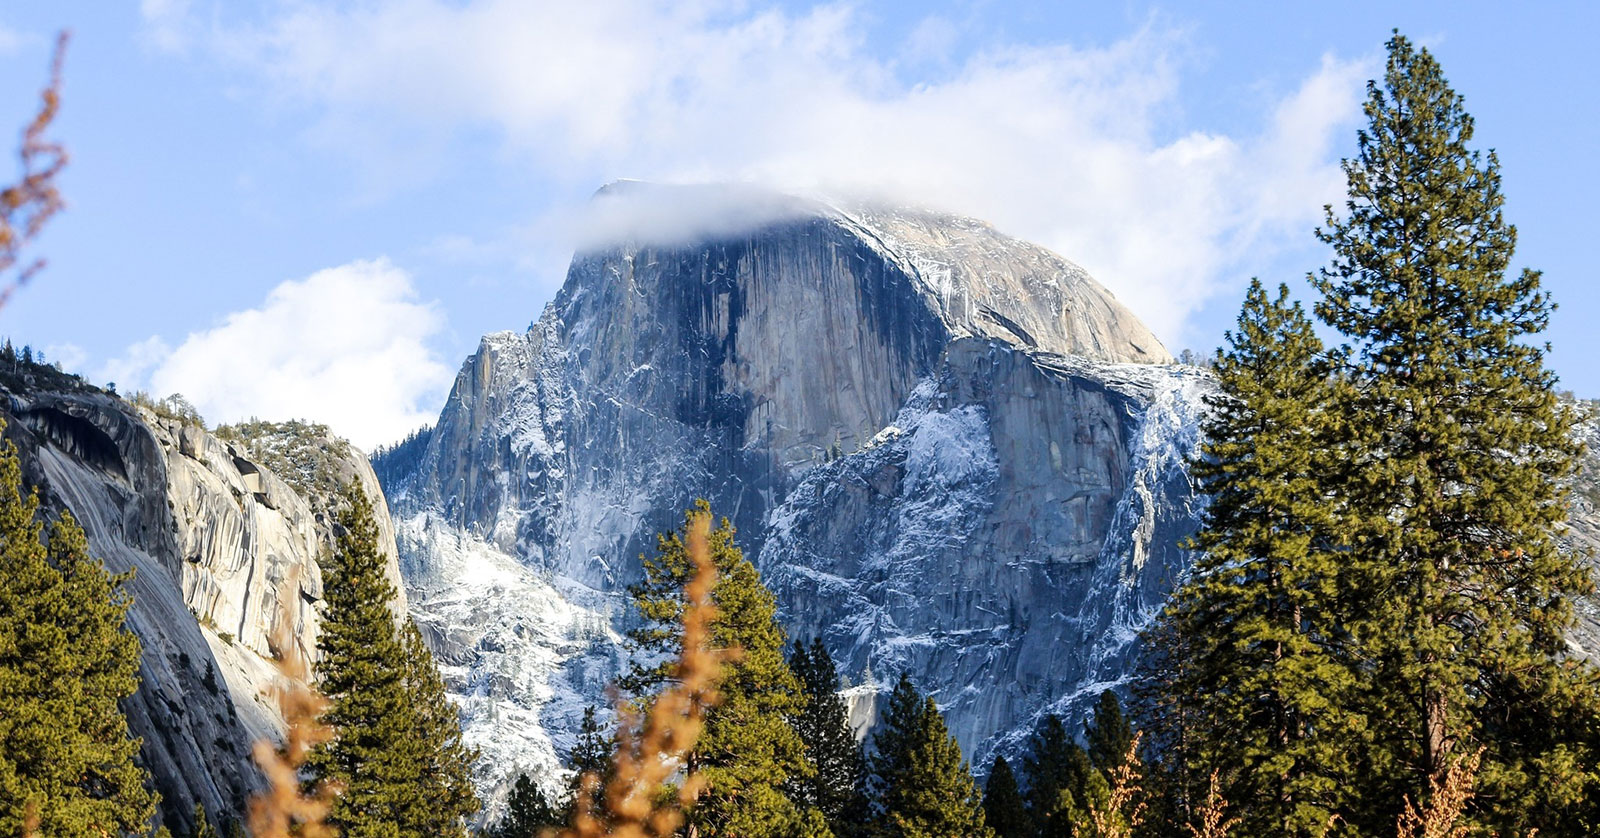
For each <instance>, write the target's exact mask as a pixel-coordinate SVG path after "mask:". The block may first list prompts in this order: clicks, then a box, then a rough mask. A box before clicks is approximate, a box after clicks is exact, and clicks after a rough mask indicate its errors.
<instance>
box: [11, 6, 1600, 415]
mask: <svg viewBox="0 0 1600 838" xmlns="http://www.w3.org/2000/svg"><path fill="white" fill-rule="evenodd" d="M19 5H20V4H7V5H6V6H5V7H3V8H0V67H3V69H4V72H3V73H0V125H3V124H6V123H5V122H4V120H5V119H7V118H6V117H4V114H11V115H12V116H11V117H9V120H10V123H11V124H14V125H16V126H19V127H20V125H21V124H22V122H23V120H24V119H25V118H26V116H27V115H28V114H29V113H30V112H31V111H30V109H31V108H32V107H33V106H34V103H35V101H36V97H37V93H38V89H39V87H40V85H41V83H42V82H43V80H44V74H45V64H46V60H47V56H48V50H49V45H50V39H51V35H52V33H54V32H55V31H56V30H58V29H60V28H63V27H65V28H70V29H71V30H72V32H73V42H72V45H71V48H70V51H69V55H68V59H67V65H66V89H65V105H64V110H63V114H62V117H61V119H60V122H59V126H58V129H57V131H56V133H57V135H58V136H59V137H60V138H61V139H62V140H63V141H64V142H65V143H66V144H67V145H68V147H69V149H70V151H71V153H72V163H71V166H70V168H69V169H68V170H67V172H66V174H65V175H64V177H63V179H62V187H63V191H64V192H65V195H66V198H67V200H68V202H69V205H70V206H69V209H68V210H67V212H66V213H64V214H63V215H61V216H60V217H58V219H57V220H56V221H55V222H54V223H53V224H52V226H51V228H50V229H49V231H48V232H47V234H46V235H45V236H44V237H43V239H42V240H41V242H40V243H39V252H40V253H41V254H42V255H44V256H46V257H47V258H48V259H49V261H50V265H49V268H48V269H47V271H46V272H45V273H43V274H41V275H40V276H39V277H38V278H37V280H36V281H35V282H34V283H33V284H32V285H30V286H29V287H28V288H27V289H25V290H24V291H23V292H22V293H21V294H20V295H18V296H17V297H16V298H15V299H14V301H13V302H12V304H11V305H9V306H8V307H7V308H6V309H5V310H4V311H0V332H4V333H5V334H8V335H10V336H12V337H13V339H15V340H18V341H22V342H27V343H31V344H33V345H35V346H39V347H48V351H49V352H50V354H51V356H52V357H53V358H55V359H59V360H62V361H63V363H65V364H66V365H67V366H69V367H72V368H74V369H76V370H79V371H82V372H84V373H85V374H86V375H88V376H90V377H91V378H92V379H94V380H97V381H101V382H104V381H107V380H114V381H116V382H117V383H118V385H119V387H120V388H121V389H123V390H129V389H132V388H134V387H143V388H148V389H151V390H153V391H155V392H157V393H158V394H161V393H165V392H167V391H170V390H181V391H182V392H184V393H185V394H186V395H188V396H189V397H190V398H191V399H193V400H194V401H196V402H197V403H198V404H199V405H200V407H201V408H202V411H203V412H205V413H206V414H207V416H208V418H210V419H212V420H213V421H217V420H231V419H237V418H241V417H244V416H250V415H259V416H263V417H268V418H288V417H291V416H303V417H308V418H313V419H320V420H323V421H328V422H330V423H331V424H333V425H334V426H335V428H336V429H338V430H340V431H341V432H343V433H345V434H347V435H350V436H351V437H352V438H354V439H355V440H356V441H357V442H358V443H359V444H362V445H366V446H371V445H372V444H375V443H377V442H381V441H384V440H388V439H393V438H395V437H397V436H399V435H401V434H402V433H404V431H405V429H407V428H410V427H413V426H415V425H417V424H420V423H421V422H424V421H427V420H428V419H430V418H431V417H432V416H433V415H435V414H436V413H437V411H438V408H439V407H440V405H441V404H442V402H443V399H444V396H445V393H446V391H447V389H448V387H449V384H450V381H451V380H452V378H453V375H454V371H455V369H456V367H457V366H458V365H459V363H460V361H461V359H462V358H463V357H464V356H465V355H466V354H467V353H468V352H470V351H472V350H473V349H474V348H475V346H476V344H477V340H478V337H479V336H480V335H481V334H483V333H485V332H489V331H496V330H501V329H523V328H526V326H527V324H528V323H529V322H530V321H531V320H533V319H535V318H536V317H537V316H538V314H539V312H540V310H541V308H542V307H543V306H544V304H545V303H546V302H547V301H548V300H549V299H550V297H551V296H552V295H553V294H554V292H555V290H556V288H557V287H558V286H559V284H560V281H561V279H562V277H563V272H564V269H565V264H566V260H567V256H568V255H569V253H570V247H571V241H572V239H573V236H574V235H575V232H574V231H575V230H576V229H578V228H579V227H581V223H580V222H578V221H576V220H575V219H578V218H579V217H580V216H581V214H582V210H583V207H584V204H585V202H586V201H587V199H588V196H589V195H590V194H592V192H593V191H594V189H595V188H597V187H598V186H600V185H601V184H603V183H605V182H607V181H609V180H612V179H615V178H619V177H636V178H646V179H657V180H669V181H696V180H739V181H751V182H758V183H766V184H771V185H775V186H779V187H783V188H790V189H799V190H807V191H820V192H824V193H827V194H855V193H858V192H859V193H863V194H873V195H882V196H887V197H891V198H894V199H897V200H906V201H914V202H918V203H927V204H933V205H938V206H943V207H945V208H949V209H954V210H958V211H963V212H967V213H970V214H973V215H978V216H980V217H984V218H987V219H989V220H991V221H993V222H995V223H996V225H997V226H999V227H1000V228H1001V229H1004V230H1007V231H1010V232H1014V233H1016V234H1019V235H1022V236H1024V237H1026V238H1031V239H1034V240H1036V241H1040V242H1041V243H1044V244H1046V245H1048V246H1050V247H1052V248H1054V249H1056V250H1058V251H1060V252H1061V253H1062V254H1063V255H1065V256H1067V257H1068V258H1070V259H1073V260H1075V261H1078V262H1080V263H1082V264H1084V265H1085V267H1087V268H1089V270H1090V271H1091V272H1092V273H1094V274H1095V275H1096V276H1097V277H1098V278H1099V279H1100V280H1101V281H1102V282H1103V283H1104V284H1106V285H1107V286H1109V287H1110V288H1112V289H1113V291H1115V292H1116V293H1117V294H1118V296H1119V297H1121V298H1122V299H1123V300H1125V301H1126V302H1127V303H1128V304H1129V305H1130V306H1131V307H1132V308H1133V309H1134V310H1135V311H1136V312H1138V313H1139V314H1140V315H1141V316H1143V317H1144V318H1145V319H1146V320H1147V321H1148V322H1149V323H1150V324H1151V325H1152V327H1153V328H1155V329H1156V331H1157V332H1158V334H1160V335H1161V337H1162V338H1163V339H1164V340H1165V341H1166V342H1167V344H1168V346H1169V347H1171V348H1172V349H1173V350H1174V351H1176V350H1178V349H1181V348H1184V347H1193V348H1197V349H1203V348H1209V347H1212V346H1215V345H1216V343H1217V342H1218V341H1219V340H1220V338H1221V335H1222V332H1223V330H1224V329H1226V328H1227V327H1228V326H1229V325H1230V323H1231V321H1232V318H1233V316H1234V313H1235V311H1236V307H1237V305H1238V301H1239V298H1240V296H1241V294H1242V292H1243V288H1244V285H1245V283H1246V282H1247V280H1248V278H1249V277H1250V276H1251V275H1259V276H1261V277H1263V278H1264V279H1267V280H1269V281H1277V280H1285V281H1291V282H1298V281H1299V279H1300V278H1301V277H1303V276H1304V275H1305V273H1306V272H1307V271H1309V270H1312V269H1314V268H1316V267H1317V266H1318V265H1320V264H1322V263H1323V262H1324V260H1325V259H1326V253H1325V252H1324V250H1323V249H1322V248H1321V246H1320V245H1318V244H1317V243H1316V242H1315V240H1314V239H1313V238H1312V235H1311V230H1312V228H1313V227H1314V226H1315V224H1316V223H1317V222H1318V221H1319V220H1320V207H1321V206H1322V205H1323V204H1324V203H1327V202H1329V201H1338V200H1340V199H1341V195H1342V186H1343V184H1342V180H1341V179H1340V177H1339V175H1338V171H1337V169H1336V163H1337V160H1338V158H1339V157H1340V156H1343V155H1347V154H1349V153H1350V152H1351V150H1352V148H1353V145H1354V136H1355V130H1356V128H1357V127H1358V124H1359V120H1358V117H1359V111H1358V107H1359V101H1360V97H1361V94H1362V86H1363V84H1364V81H1365V80H1366V79H1367V78H1369V77H1370V76H1371V75H1372V74H1373V73H1374V71H1375V69H1376V67H1377V63H1376V62H1377V59H1378V57H1379V55H1380V54H1381V50H1382V44H1383V41H1384V39H1385V38H1386V37H1387V35H1388V33H1389V30H1390V29H1391V28H1394V27H1399V28H1400V29H1401V30H1402V31H1403V32H1405V33H1407V34H1408V35H1410V36H1412V37H1413V38H1415V39H1417V40H1420V41H1422V42H1423V43H1425V44H1427V45H1428V46H1429V47H1430V48H1431V49H1433V50H1434V52H1435V53H1436V54H1437V55H1438V56H1439V58H1440V60H1441V61H1442V63H1443V65H1444V68H1445V70H1446V73H1447V74H1448V76H1449V77H1450V79H1451V80H1452V82H1453V83H1454V84H1455V86H1456V87H1457V89H1458V90H1460V91H1461V92H1462V93H1463V94H1464V95H1465V96H1466V97H1467V104H1468V109H1469V110H1470V111H1471V112H1472V113H1473V115H1474V116H1475V117H1476V118H1477V121H1478V128H1479V133H1478V142H1479V144H1480V145H1481V146H1483V147H1495V148H1497V149H1498V150H1499V152H1500V156H1501V160H1502V163H1503V168H1504V176H1505V188H1506V192H1507V195H1508V215H1509V217H1510V219H1511V220H1512V221H1513V222H1514V223H1515V224H1517V226H1518V228H1519V231H1520V234H1521V246H1520V248H1519V253H1518V258H1517V262H1516V264H1518V265H1519V266H1520V265H1530V266H1533V267H1537V268H1541V269H1543V270H1544V271H1545V279H1546V284H1547V286H1548V287H1549V288H1550V289H1551V291H1552V292H1553V294H1554V296H1555V298H1556V300H1557V301H1558V303H1559V304H1560V306H1561V308H1560V310H1559V311H1558V312H1557V313H1556V315H1555V318H1554V321H1553V324H1552V328H1551V330H1550V332H1549V335H1548V337H1549V339H1550V340H1551V341H1552V343H1553V344H1554V352H1553V354H1552V356H1551V363H1552V365H1553V366H1554V368H1555V369H1556V371H1557V372H1558V373H1559V374H1560V376H1561V377H1562V379H1563V385H1564V386H1566V387H1569V388H1571V389H1573V390H1575V391H1577V392H1578V393H1579V394H1580V395H1589V396H1600V370H1597V369H1596V368H1595V367H1596V365H1595V364H1593V363H1591V362H1590V360H1589V359H1590V358H1591V357H1592V356H1594V355H1596V354H1600V352H1597V351H1600V334H1597V332H1600V330H1596V329H1593V328H1591V327H1590V326H1589V322H1590V319H1591V317H1592V316H1593V315H1594V314H1595V313H1596V311H1597V308H1600V292H1597V291H1595V290H1593V288H1594V285H1595V284H1594V283H1593V282H1591V281H1590V270H1591V269H1590V265H1591V264H1592V261H1593V260H1592V259H1591V258H1590V257H1589V253H1588V251H1589V249H1590V242H1591V241H1592V240H1593V237H1594V236H1593V230H1594V229H1595V227H1596V224H1597V222H1600V213H1597V211H1596V210H1595V203H1594V199H1593V196H1594V195H1595V194H1597V192H1600V163H1597V162H1596V157H1595V154H1594V141H1593V137H1594V133H1595V131H1596V128H1597V124H1596V123H1597V118H1596V115H1597V114H1600V94H1597V93H1596V90H1597V88H1600V85H1597V82H1600V72H1597V69H1596V67H1597V64H1596V61H1595V59H1594V58H1592V50H1591V49H1590V44H1589V43H1588V41H1589V39H1590V38H1591V37H1592V33H1593V32H1594V31H1596V28H1597V24H1600V13H1597V12H1596V10H1595V9H1596V6H1595V5H1594V4H1587V3H1571V4H1523V6H1522V7H1521V8H1518V9H1516V10H1515V11H1511V10H1510V7H1509V6H1507V5H1505V4H1489V3H1481V4H1474V3H1448V4H1447V3H1411V4H1406V3H1343V4H1325V3H1324V4H1285V3H1222V2H1195V3H1144V2H1125V3H1116V2H1095V3H1046V2H1026V1H1025V0H1024V1H1023V2H1007V3H1001V2H934V3H887V2H885V3H871V2H862V3H855V4H822V5H816V4H808V3H787V4H778V5H772V4H765V3H759V2H749V3H746V2H734V1H732V0H693V2H678V3H670V4H664V3H650V2H644V0H593V2H587V3H583V4H573V3H530V2H520V0H518V1H516V2H514V1H513V0H449V1H448V2H446V0H397V1H396V2H361V3H308V2H261V3H255V2H250V3H245V2H240V3H232V4H230V3H216V2H209V0H144V2H142V3H138V2H106V0H96V1H95V2H91V1H90V0H56V2H50V3H33V4H28V5H27V7H26V8H19Z"/></svg>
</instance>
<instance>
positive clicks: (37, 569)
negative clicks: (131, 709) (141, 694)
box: [0, 441, 156, 838]
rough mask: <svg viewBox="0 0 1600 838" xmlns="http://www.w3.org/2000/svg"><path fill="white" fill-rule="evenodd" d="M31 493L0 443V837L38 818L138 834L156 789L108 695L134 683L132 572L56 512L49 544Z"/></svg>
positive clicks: (60, 826) (57, 830)
mask: <svg viewBox="0 0 1600 838" xmlns="http://www.w3.org/2000/svg"><path fill="white" fill-rule="evenodd" d="M38 506H39V501H38V496H37V495H36V494H35V493H33V492H28V493H24V492H23V491H22V471H21V464H20V463H19V462H18V459H17V452H16V448H15V446H13V445H12V444H11V443H10V442H9V441H5V442H4V443H3V444H0V833H3V834H8V835H12V834H20V833H21V831H22V824H23V823H24V820H25V819H27V818H28V817H29V816H30V813H31V815H32V816H35V817H37V827H36V828H35V834H37V835H38V836H40V838H55V836H63V838H64V837H65V836H78V835H117V834H147V833H148V832H149V830H150V820H151V817H152V816H153V815H154V812H155V803H156V799H155V796H154V795H153V794H152V793H151V792H150V791H149V790H148V788H147V782H148V777H147V776H146V774H145V771H144V769H143V768H141V767H140V766H139V765H138V763H137V762H135V757H136V756H137V754H138V752H139V741H138V740H136V739H133V738H130V737H129V735H128V724H127V719H126V718H125V717H124V716H123V714H122V711H121V710H120V709H119V708H118V706H117V702H118V701H120V700H121V699H124V698H127V697H128V696H130V695H132V694H133V693H134V691H135V690H136V689H138V686H139V680H138V672H139V640H138V638H136V637H135V636H134V635H133V633H132V632H131V631H129V630H128V629H127V627H126V626H125V625H124V620H125V618H126V616H127V613H128V608H129V607H130V606H131V604H132V599H131V597H130V596H129V595H128V593H127V590H126V585H127V582H128V580H129V579H130V578H131V576H132V574H131V573H129V574H123V575H119V576H112V575H110V574H109V573H107V572H106V569H105V566H104V565H103V564H101V563H100V562H99V561H98V560H96V559H94V558H91V557H90V556H89V547H88V542H87V540H86V538H85V537H84V533H83V530H82V529H80V528H79V527H78V525H77V522H75V521H74V520H73V518H72V516H71V514H63V515H62V517H61V519H60V520H58V521H57V522H56V523H55V524H54V525H53V526H52V527H51V530H50V538H49V543H48V546H46V544H45V543H44V542H43V541H42V539H41V534H42V529H43V528H42V526H41V525H40V523H39V522H38V520H37V514H38Z"/></svg>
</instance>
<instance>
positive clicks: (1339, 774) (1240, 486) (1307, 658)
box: [1151, 281, 1361, 836]
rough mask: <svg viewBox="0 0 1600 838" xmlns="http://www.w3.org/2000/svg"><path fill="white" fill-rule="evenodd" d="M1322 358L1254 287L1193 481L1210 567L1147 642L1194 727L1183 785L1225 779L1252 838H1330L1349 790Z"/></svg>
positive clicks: (1347, 666)
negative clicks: (1203, 499) (1202, 508)
mask: <svg viewBox="0 0 1600 838" xmlns="http://www.w3.org/2000/svg"><path fill="white" fill-rule="evenodd" d="M1322 356H1323V349H1322V344H1321V341H1320V340H1319V339H1318V338H1317V336H1316V333H1315V331H1314V329H1313V327H1312V324H1311V322H1310V320H1309V319H1308V318H1307V317H1306V315H1305V313H1304V312H1303V310H1302V309H1301V308H1300V306H1299V304H1297V303H1291V301H1290V299H1289V292H1288V289H1287V288H1285V287H1282V286H1280V287H1279V289H1278V294H1277V296H1276V299H1274V298H1271V297H1269V296H1268V295H1267V293H1266V290H1265V289H1264V288H1263V287H1262V285H1261V283H1260V282H1257V281H1252V282H1251V284H1250V289H1249V291H1248V292H1247V294H1246V295H1245V302H1244V307H1243V310H1242V311H1241V313H1240V315H1239V320H1238V327H1237V329H1236V330H1234V331H1230V332H1229V333H1228V334H1227V346H1226V348H1224V349H1222V350H1219V351H1218V352H1217V355H1216V360H1215V362H1214V364H1213V369H1214V371H1215V373H1216V376H1217V382H1218V384H1219V389H1220V394H1219V395H1218V396H1216V397H1213V398H1211V399H1209V402H1210V407H1211V412H1210V414H1209V415H1208V418H1207V419H1206V421H1205V426H1204V430H1205V436H1206V441H1205V443H1204V444H1203V446H1202V449H1201V456H1200V458H1199V459H1198V460H1197V461H1196V462H1195V464H1194V466H1193V473H1194V475H1195V477H1196V479H1197V480H1198V481H1199V484H1200V488H1201V490H1202V491H1204V492H1205V493H1206V494H1207V495H1208V496H1209V497H1210V498H1211V504H1210V506H1209V507H1208V509H1207V510H1206V517H1205V520H1204V524H1203V526H1202V527H1201V529H1200V532H1199V533H1198V534H1197V535H1196V536H1195V538H1194V540H1193V542H1192V543H1191V545H1190V546H1191V547H1192V548H1193V549H1196V550H1198V551H1199V552H1200V557H1199V558H1198V559H1197V560H1196V563H1195V566H1194V568H1193V570H1192V571H1191V575H1190V578H1189V581H1188V582H1187V583H1186V584H1185V585H1184V586H1183V587H1182V588H1181V589H1180V590H1179V591H1178V592H1177V593H1176V594H1175V595H1174V596H1173V598H1172V600H1171V602H1170V603H1169V605H1168V607H1167V609H1166V611H1165V612H1164V613H1163V614H1162V616H1161V620H1160V625H1159V626H1158V628H1157V630H1156V631H1154V632H1152V634H1151V637H1152V639H1153V641H1154V642H1155V643H1157V644H1158V645H1160V644H1164V648H1163V650H1162V651H1163V653H1164V660H1165V665H1166V667H1167V674H1166V676H1165V677H1164V679H1163V683H1162V685H1161V686H1162V689H1163V690H1164V691H1165V692H1166V695H1165V696H1164V697H1163V700H1164V701H1168V702H1172V703H1175V704H1178V705H1182V706H1181V707H1179V708H1178V709H1177V710H1176V711H1174V712H1171V713H1169V714H1167V716H1166V717H1165V718H1166V720H1167V721H1168V722H1171V721H1173V720H1175V719H1178V718H1181V719H1182V720H1183V724H1184V725H1185V726H1186V729H1185V730H1184V731H1183V732H1182V734H1183V742H1182V750H1181V753H1179V754H1175V756H1177V757H1178V758H1179V759H1182V760H1183V761H1184V763H1183V764H1180V765H1178V766H1176V768H1177V770H1178V771H1179V773H1180V774H1187V779H1186V781H1185V782H1182V783H1181V785H1183V786H1184V787H1187V788H1190V789H1194V788H1197V787H1198V788H1203V787H1205V786H1206V785H1207V784H1208V782H1209V778H1210V776H1211V773H1212V772H1213V771H1216V772H1220V775H1221V777H1222V778H1223V779H1224V780H1225V782H1226V784H1227V796H1228V799H1229V800H1230V801H1232V802H1233V803H1234V804H1235V805H1236V806H1237V807H1238V811H1240V812H1241V813H1242V814H1243V815H1244V820H1243V821H1242V822H1241V823H1240V825H1239V826H1238V831H1239V833H1240V834H1243V835H1284V836H1294V835H1317V834H1321V833H1322V832H1323V831H1325V830H1326V828H1327V824H1328V822H1329V819H1330V818H1331V817H1332V816H1333V815H1334V814H1335V813H1337V812H1340V811H1342V808H1343V804H1344V799H1345V795H1347V794H1348V793H1349V792H1350V791H1351V785H1350V783H1351V781H1352V780H1353V775H1352V771H1353V768H1352V764H1351V762H1350V755H1351V752H1352V750H1353V749H1352V747H1351V742H1352V741H1353V740H1352V737H1354V736H1356V735H1358V733H1359V731H1360V727H1361V724H1360V719H1359V717H1358V716H1356V715H1355V714H1352V713H1350V712H1348V711H1347V710H1346V709H1345V707H1346V705H1347V704H1348V696H1349V694H1350V691H1351V685H1352V684H1353V682H1354V673H1353V670H1352V668H1351V667H1352V664H1351V662H1350V659H1349V656H1348V655H1347V654H1345V653H1344V651H1343V650H1345V649H1346V647H1347V645H1348V644H1345V643H1344V638H1345V636H1346V634H1345V631H1344V628H1343V623H1344V621H1345V619H1346V618H1347V617H1348V615H1347V614H1346V613H1344V612H1343V611H1342V610H1341V609H1340V608H1339V607H1338V604H1339V602H1340V594H1339V592H1340V584H1341V583H1340V578H1341V577H1340V573H1341V568H1342V567H1343V565H1344V563H1345V562H1346V557H1345V553H1344V551H1343V550H1342V549H1341V545H1340V543H1339V541H1338V534H1339V528H1338V526H1337V525H1338V522H1339V518H1338V511H1337V510H1338V506H1337V505H1336V504H1335V503H1334V502H1333V499H1332V498H1331V497H1330V496H1329V490H1328V487H1327V486H1326V482H1327V475H1328V474H1329V473H1330V472H1331V471H1332V470H1334V469H1335V468H1336V463H1335V461H1334V460H1335V457H1334V449H1333V448H1331V447H1330V445H1329V441H1330V433H1331V431H1330V423H1331V421H1332V416H1333V415H1334V414H1333V410H1332V407H1333V404H1334V401H1335V399H1334V396H1335V388H1336V386H1337V383H1336V380H1335V379H1333V378H1331V377H1330V376H1329V375H1328V373H1327V370H1326V369H1324V367H1323V363H1322ZM1158 724H1159V723H1158ZM1158 733H1159V734H1161V738H1163V739H1166V740H1172V739H1174V738H1176V736H1175V732H1174V731H1170V730H1168V731H1159V730H1158Z"/></svg>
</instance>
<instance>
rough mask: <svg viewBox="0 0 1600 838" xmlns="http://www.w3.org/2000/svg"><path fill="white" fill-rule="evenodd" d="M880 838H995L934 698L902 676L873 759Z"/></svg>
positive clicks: (875, 819)
mask: <svg viewBox="0 0 1600 838" xmlns="http://www.w3.org/2000/svg"><path fill="white" fill-rule="evenodd" d="M869 763H870V766H871V769H872V785H873V791H874V798H875V799H874V801H873V810H874V811H873V815H872V832H873V834H874V835H875V836H877V838H990V836H993V835H994V833H993V832H992V831H991V830H990V829H989V827H988V826H987V825H985V823H984V816H983V798H982V795H980V794H979V793H978V785H977V783H976V782H975V781H974V780H973V779H972V773H971V772H970V771H969V770H968V768H967V763H966V761H965V760H964V759H963V758H962V756H961V746H960V744H958V743H957V742H956V739H955V737H954V736H951V735H950V731H949V730H948V729H947V728H946V727H945V724H944V716H943V715H942V714H940V712H939V707H938V705H936V704H934V703H933V699H932V698H926V697H924V696H922V695H921V694H920V693H918V692H917V689H916V687H915V686H913V685H912V683H911V678H910V677H909V676H908V675H906V674H905V673H901V675H900V681H899V683H897V684H896V685H895V688H894V691H893V692H892V693H890V695H889V700H888V703H887V706H886V708H885V710H884V713H883V717H882V719H881V720H880V721H879V722H878V729H877V730H875V731H874V733H873V754H872V756H871V758H870V760H869Z"/></svg>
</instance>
